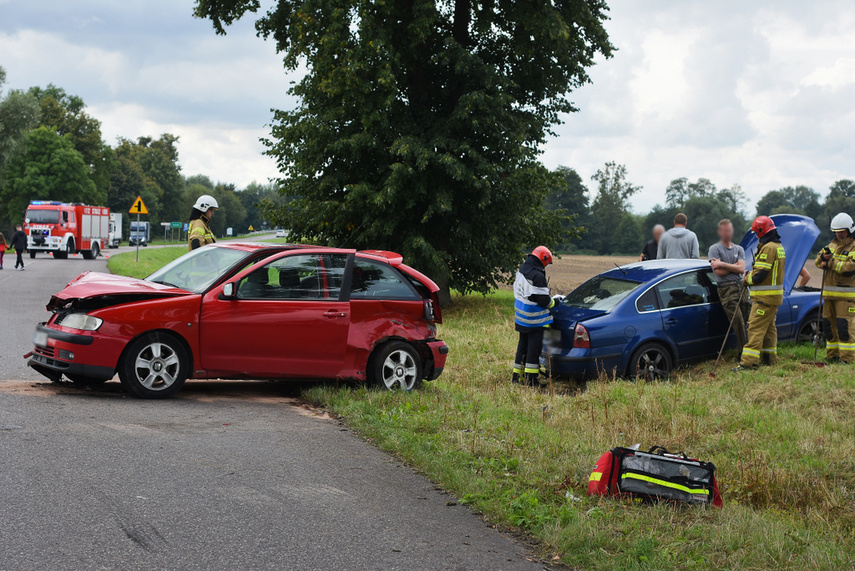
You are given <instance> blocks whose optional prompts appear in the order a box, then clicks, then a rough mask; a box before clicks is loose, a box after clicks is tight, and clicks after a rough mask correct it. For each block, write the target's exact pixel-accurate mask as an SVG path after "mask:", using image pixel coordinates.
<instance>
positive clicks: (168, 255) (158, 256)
mask: <svg viewBox="0 0 855 571" xmlns="http://www.w3.org/2000/svg"><path fill="white" fill-rule="evenodd" d="M186 253H187V246H173V247H157V248H154V247H148V248H140V261H139V262H137V253H136V252H135V251H134V252H123V253H121V254H116V255H115V256H111V257H110V259H109V260H107V269H108V270H110V273H113V274H118V275H122V276H130V277H132V278H144V277H146V276H148V275H150V274H151V273H153V272H154V271H155V270H158V269H160V268H162V267H163V266H165V265H166V264H168V263H169V262H171V261H172V260H174V259H175V258H178V257H180V256H183V255H184V254H186Z"/></svg>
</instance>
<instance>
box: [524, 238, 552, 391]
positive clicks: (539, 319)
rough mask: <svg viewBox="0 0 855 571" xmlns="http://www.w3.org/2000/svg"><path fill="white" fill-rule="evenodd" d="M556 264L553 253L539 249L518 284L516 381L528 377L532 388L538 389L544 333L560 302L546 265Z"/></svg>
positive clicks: (526, 266) (527, 258) (540, 247)
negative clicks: (548, 279)
mask: <svg viewBox="0 0 855 571" xmlns="http://www.w3.org/2000/svg"><path fill="white" fill-rule="evenodd" d="M551 263H552V252H550V251H549V248H547V247H546V246H538V247H537V248H535V249H534V250H533V251H532V253H531V254H529V255H528V256H527V257H526V260H525V262H523V264H522V266H520V269H519V271H518V272H517V276H516V280H515V281H514V328H515V329H516V330H517V332H519V335H520V339H519V344H518V345H517V356H516V360H515V361H514V374H513V382H515V383H518V382H520V379H521V376H522V375H523V374H524V375H525V382H526V384H527V385H529V386H532V387H534V386H538V385H539V384H540V383H539V381H538V377H539V374H540V353H541V351H542V350H543V330H544V329H545V328H546V327H549V325H550V324H551V323H552V308H553V307H555V304H556V301H555V300H554V299H552V297H550V295H549V285H548V284H547V282H546V266H548V265H549V264H551Z"/></svg>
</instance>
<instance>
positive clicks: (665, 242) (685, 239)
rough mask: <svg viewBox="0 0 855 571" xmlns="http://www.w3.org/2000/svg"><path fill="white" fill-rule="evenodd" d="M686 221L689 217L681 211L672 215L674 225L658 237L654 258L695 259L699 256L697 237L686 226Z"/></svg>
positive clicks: (687, 221)
mask: <svg viewBox="0 0 855 571" xmlns="http://www.w3.org/2000/svg"><path fill="white" fill-rule="evenodd" d="M688 223H689V219H688V218H686V215H685V214H683V213H682V212H680V213H679V214H677V216H675V217H674V227H673V228H671V229H670V230H668V231H667V232H665V233H664V234H663V235H662V238H660V239H659V247H658V248H657V252H656V259H658V260H689V259H692V260H697V259H698V258H700V253H699V251H698V237H697V235H695V233H694V232H692V231H691V230H689V229H688V228H686V225H687V224H688Z"/></svg>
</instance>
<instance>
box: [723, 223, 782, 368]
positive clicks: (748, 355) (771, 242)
mask: <svg viewBox="0 0 855 571" xmlns="http://www.w3.org/2000/svg"><path fill="white" fill-rule="evenodd" d="M751 231H752V232H754V233H755V234H757V238H759V239H760V244H759V245H758V246H757V253H756V254H755V256H754V267H753V268H752V270H751V272H750V273H749V274H747V275H746V276H745V279H744V280H743V283H744V284H745V285H746V286H748V287H749V288H750V292H751V312H750V316H749V318H748V342H747V343H746V344H745V347H743V348H742V360H741V361H740V362H739V366H738V367H736V368H735V369H734V371H745V370H753V369H756V368H757V366H758V365H759V364H760V361H761V357H762V360H763V362H764V363H767V364H769V365H774V364H775V363H776V362H777V358H778V329H777V328H776V327H775V316H777V315H778V307H779V306H780V305H781V304H782V303H783V302H784V262H785V259H786V254H785V253H784V247H783V246H781V237H780V236H779V235H778V231H777V230H776V229H775V223H774V222H772V219H771V218H769V217H768V216H758V217H757V219H756V220H754V222H753V223H752V224H751Z"/></svg>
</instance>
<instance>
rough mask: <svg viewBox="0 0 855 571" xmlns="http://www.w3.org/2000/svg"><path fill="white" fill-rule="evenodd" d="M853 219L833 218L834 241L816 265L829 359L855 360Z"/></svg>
mask: <svg viewBox="0 0 855 571" xmlns="http://www.w3.org/2000/svg"><path fill="white" fill-rule="evenodd" d="M853 230H855V223H853V221H852V217H851V216H849V215H848V214H846V213H844V212H841V213H840V214H838V215H837V216H835V217H834V218H832V219H831V231H832V232H834V240H832V241H831V243H830V244H829V245H828V246H826V247H825V248H823V249H822V251H820V253H819V255H818V256H817V257H816V266H817V267H818V268H822V280H823V281H822V284H823V290H822V303H823V307H822V329H823V331H824V332H825V339H826V342H827V344H826V347H825V349H826V354H825V355H826V359H827V360H829V361H841V362H844V363H852V362H853V361H855V239H853V237H852V231H853Z"/></svg>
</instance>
